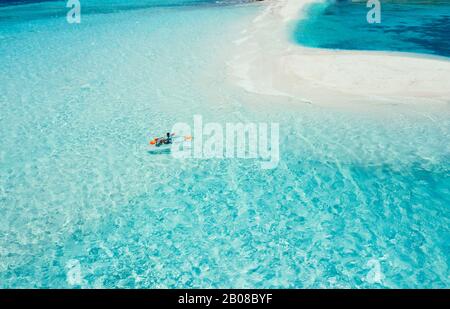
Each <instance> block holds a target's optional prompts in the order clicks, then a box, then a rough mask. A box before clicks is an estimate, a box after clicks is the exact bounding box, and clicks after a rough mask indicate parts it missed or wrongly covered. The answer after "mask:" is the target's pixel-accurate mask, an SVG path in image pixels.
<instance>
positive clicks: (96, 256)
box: [0, 1, 450, 288]
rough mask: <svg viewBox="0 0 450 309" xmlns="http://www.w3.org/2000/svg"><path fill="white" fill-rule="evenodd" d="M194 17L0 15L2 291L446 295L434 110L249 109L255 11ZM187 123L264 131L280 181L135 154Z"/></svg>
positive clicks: (241, 167) (222, 8)
mask: <svg viewBox="0 0 450 309" xmlns="http://www.w3.org/2000/svg"><path fill="white" fill-rule="evenodd" d="M128 3H130V2H128ZM155 3H156V2H155ZM164 3H165V4H167V2H166V1H165V2H164ZM203 4H204V5H200V4H198V5H191V4H189V5H185V6H183V5H178V4H177V5H174V6H170V5H168V6H165V7H158V6H157V5H156V6H150V7H147V8H139V9H132V8H128V9H126V10H118V11H115V12H111V9H110V7H109V8H108V9H106V11H105V13H103V14H100V12H99V11H101V10H102V6H98V7H97V8H96V12H91V13H88V14H85V15H82V23H81V24H80V25H69V24H67V22H66V20H65V18H64V14H62V15H58V14H59V13H58V14H57V16H48V15H49V14H48V12H46V7H48V6H51V7H54V6H55V5H56V2H45V3H41V4H32V6H36V7H38V8H40V10H41V12H40V13H39V14H38V15H39V16H36V15H35V13H33V12H34V10H33V9H30V11H31V12H32V13H29V11H28V10H27V8H29V6H28V5H25V6H20V8H19V7H15V8H14V9H13V8H12V7H5V8H0V17H1V16H6V15H7V16H9V18H4V19H3V18H0V37H1V43H0V59H1V66H0V107H1V113H0V145H1V147H0V162H1V164H0V286H1V287H8V288H14V287H53V288H55V287H58V288H61V287H83V288H92V287H97V288H98V287H124V288H144V287H145V288H156V287H178V288H180V287H203V288H206V287H223V288H224V287H235V288H237V287H253V288H271V287H296V288H300V287H303V288H306V287H375V288H377V287H402V288H406V287H448V286H449V269H448V265H449V252H450V245H449V244H450V233H449V226H450V214H449V211H448V207H449V203H450V192H449V188H450V171H449V169H450V168H449V164H448V162H449V159H450V155H449V154H450V149H449V145H450V143H449V132H450V117H449V116H450V115H449V112H448V106H444V107H443V108H442V106H441V107H439V108H429V109H426V110H424V109H421V108H417V107H414V106H415V105H412V106H413V107H408V106H410V105H407V103H410V102H407V100H406V99H405V100H406V101H405V102H403V103H405V104H402V103H399V104H387V103H383V102H374V103H375V104H374V106H375V107H374V108H373V110H371V111H370V112H361V111H354V110H341V109H339V108H336V109H331V108H321V107H317V106H315V105H314V104H312V105H301V104H297V103H296V104H290V105H286V104H285V102H282V100H281V99H276V98H270V97H259V96H255V95H251V94H248V93H246V92H244V91H243V90H241V89H239V88H238V87H236V86H235V85H234V83H231V82H230V79H229V76H228V74H227V67H226V62H227V61H228V60H229V59H230V57H231V54H230V52H231V50H232V49H231V46H232V45H233V44H232V41H233V40H235V39H236V38H238V37H239V35H240V32H241V31H242V29H244V28H245V26H246V25H247V24H248V23H249V22H250V21H251V20H252V19H253V18H254V17H255V16H256V15H257V14H258V13H259V12H260V11H261V6H260V5H258V4H256V5H255V4H247V5H222V4H220V3H219V4H217V3H216V4H213V3H203ZM93 7H95V5H94V6H93ZM58 10H60V8H58ZM91 10H94V8H91ZM64 11H65V9H63V10H62V12H64ZM12 12H14V14H12ZM22 12H23V14H25V15H26V17H23V18H20V15H21V13H22ZM58 12H59V11H58ZM27 14H31V15H33V16H31V17H30V16H29V15H27ZM193 114H201V115H202V116H203V119H204V121H216V122H219V123H223V124H224V123H225V122H227V121H232V122H237V121H255V122H258V121H264V122H271V121H275V122H279V123H280V129H281V138H280V143H281V150H280V151H281V152H280V153H281V161H280V163H279V165H278V167H277V168H276V169H272V170H262V169H261V168H260V164H259V162H257V161H254V160H253V161H252V160H243V159H241V160H236V159H228V160H199V159H197V160H194V159H191V160H185V161H180V160H177V159H174V158H172V157H171V156H169V155H151V154H149V153H148V152H147V151H146V147H147V143H148V141H149V139H150V137H153V136H155V135H157V134H160V133H162V132H166V130H167V129H168V128H170V127H171V126H172V125H173V124H174V123H175V122H177V121H187V122H189V123H192V116H193Z"/></svg>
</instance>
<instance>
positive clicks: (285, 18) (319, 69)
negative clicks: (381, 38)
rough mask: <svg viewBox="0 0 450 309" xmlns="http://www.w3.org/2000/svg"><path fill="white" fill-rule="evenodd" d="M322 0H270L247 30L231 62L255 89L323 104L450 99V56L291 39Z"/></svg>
mask: <svg viewBox="0 0 450 309" xmlns="http://www.w3.org/2000/svg"><path fill="white" fill-rule="evenodd" d="M314 1H320V0H269V1H268V2H267V3H266V4H265V5H266V8H265V9H264V10H263V12H262V13H261V14H260V15H259V16H258V17H257V18H255V19H254V20H253V23H252V24H251V25H250V26H249V27H248V28H247V29H245V30H243V31H242V38H241V39H239V40H237V41H236V42H235V43H236V45H237V48H238V52H237V53H236V56H235V58H234V59H233V60H232V61H231V62H230V68H231V72H232V75H233V76H234V77H235V78H236V80H235V81H236V82H237V83H238V85H240V86H242V87H243V88H244V89H246V90H247V91H249V92H253V93H259V94H266V95H275V96H280V95H282V96H287V97H289V98H291V99H294V100H299V101H302V102H307V103H312V104H318V105H336V104H351V105H354V104H357V105H360V106H361V103H365V102H372V103H377V104H380V103H383V102H388V103H392V102H395V103H402V104H413V103H414V104H420V105H421V104H422V103H427V104H433V103H434V104H438V105H440V106H442V107H445V106H446V105H447V104H449V103H450V61H448V60H446V59H444V58H439V57H430V56H421V55H415V54H409V53H393V52H366V51H341V50H325V49H316V48H307V47H302V46H300V45H297V44H295V43H294V42H291V40H290V38H289V35H290V31H291V27H292V25H293V24H295V22H296V21H298V20H299V19H300V18H302V14H304V13H303V11H302V9H304V8H305V6H306V5H307V4H309V3H311V2H314Z"/></svg>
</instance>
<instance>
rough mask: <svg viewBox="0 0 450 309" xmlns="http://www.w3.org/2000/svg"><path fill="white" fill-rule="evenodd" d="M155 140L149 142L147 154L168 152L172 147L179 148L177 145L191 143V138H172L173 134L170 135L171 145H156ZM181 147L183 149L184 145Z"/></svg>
mask: <svg viewBox="0 0 450 309" xmlns="http://www.w3.org/2000/svg"><path fill="white" fill-rule="evenodd" d="M157 139H158V138H154V139H153V140H151V141H150V144H149V147H148V152H151V153H161V152H169V151H170V149H171V148H172V146H174V145H177V147H179V146H180V145H179V144H181V143H184V142H189V141H191V140H192V136H190V135H186V136H174V134H172V143H170V144H161V145H157V143H156V140H157ZM183 147H184V145H183Z"/></svg>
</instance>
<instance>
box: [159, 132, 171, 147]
mask: <svg viewBox="0 0 450 309" xmlns="http://www.w3.org/2000/svg"><path fill="white" fill-rule="evenodd" d="M172 142H173V139H172V135H171V134H170V133H169V132H167V135H166V138H158V139H156V146H161V145H163V144H164V145H170V144H172Z"/></svg>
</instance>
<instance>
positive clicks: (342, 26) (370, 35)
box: [294, 1, 450, 57]
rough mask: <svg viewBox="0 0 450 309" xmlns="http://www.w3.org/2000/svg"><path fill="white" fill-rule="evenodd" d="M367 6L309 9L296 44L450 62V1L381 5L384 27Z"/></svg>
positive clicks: (322, 5) (346, 4) (350, 4)
mask: <svg viewBox="0 0 450 309" xmlns="http://www.w3.org/2000/svg"><path fill="white" fill-rule="evenodd" d="M368 11H369V9H368V8H367V7H366V3H365V2H362V3H353V2H350V1H340V2H334V1H327V2H323V3H314V4H312V5H310V6H309V7H308V8H307V14H308V17H307V18H305V19H303V20H301V21H300V22H299V23H298V24H297V26H296V28H295V35H294V39H295V41H296V42H298V43H300V44H303V45H306V46H310V47H318V48H331V49H349V50H382V51H399V52H413V53H424V54H434V55H440V56H446V57H450V33H449V29H450V1H408V2H405V1H388V2H387V1H381V23H379V24H369V23H368V22H367V20H366V15H367V12H368Z"/></svg>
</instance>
